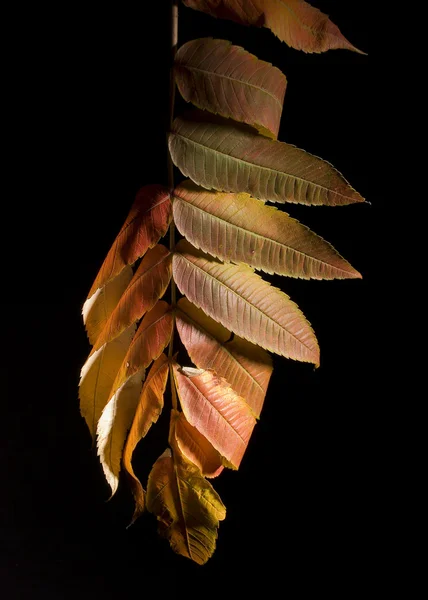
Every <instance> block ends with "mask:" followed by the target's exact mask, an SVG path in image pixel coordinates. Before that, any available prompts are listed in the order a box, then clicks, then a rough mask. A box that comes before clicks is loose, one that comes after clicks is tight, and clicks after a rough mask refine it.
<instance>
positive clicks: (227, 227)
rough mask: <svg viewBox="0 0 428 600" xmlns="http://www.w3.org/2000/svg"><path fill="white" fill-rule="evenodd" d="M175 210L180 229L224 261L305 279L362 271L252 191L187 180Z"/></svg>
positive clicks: (177, 194)
mask: <svg viewBox="0 0 428 600" xmlns="http://www.w3.org/2000/svg"><path fill="white" fill-rule="evenodd" d="M173 212H174V221H175V223H176V225H177V228H178V229H179V231H180V233H182V234H183V235H184V236H185V237H186V238H187V239H188V240H189V241H190V242H191V243H192V244H193V245H194V246H196V248H201V249H202V250H204V251H205V252H209V253H210V254H212V255H213V256H217V257H218V258H220V259H222V260H223V261H234V262H243V263H246V264H248V265H250V266H252V267H255V268H256V269H262V270H263V271H266V272H267V273H279V274H280V275H288V276H290V277H301V278H303V279H309V278H313V279H334V278H337V279H345V278H355V277H361V275H360V274H359V273H358V271H355V269H353V268H352V267H351V265H350V264H349V263H348V262H347V261H346V260H345V259H344V258H342V257H341V256H340V254H338V253H337V252H336V250H335V249H334V248H333V247H332V246H331V245H330V244H329V243H328V242H326V241H324V240H323V239H322V238H320V237H318V236H317V235H316V234H315V233H313V232H312V231H311V230H310V229H308V228H307V227H305V226H304V225H301V224H300V223H299V222H298V221H296V220H295V219H292V218H291V217H290V216H288V215H287V214H286V213H284V212H282V211H279V210H277V209H276V208H274V207H272V206H266V205H264V204H263V203H262V202H260V201H259V200H255V199H254V198H251V196H249V195H248V194H225V193H219V192H209V191H207V190H204V189H203V188H200V187H198V186H197V185H195V184H194V183H192V182H191V181H189V180H187V181H185V182H183V183H182V184H181V185H179V186H178V187H177V188H175V190H174V201H173Z"/></svg>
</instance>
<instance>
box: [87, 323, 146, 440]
mask: <svg viewBox="0 0 428 600" xmlns="http://www.w3.org/2000/svg"><path fill="white" fill-rule="evenodd" d="M134 333H135V325H134V324H131V325H129V326H128V327H127V328H126V329H125V330H124V331H123V332H122V333H121V334H120V335H118V336H117V337H116V338H114V339H113V340H110V341H107V342H105V343H104V344H103V345H101V346H100V347H99V348H98V349H97V350H95V351H94V352H91V354H90V355H89V358H88V359H87V361H86V362H85V364H84V365H83V367H82V371H81V374H80V383H79V399H80V412H81V414H82V416H83V417H84V418H85V420H86V423H87V425H88V427H89V431H90V432H91V436H92V438H93V440H95V434H96V431H97V423H98V419H99V418H100V416H101V413H102V411H103V409H104V407H105V405H106V404H107V401H108V399H109V397H110V393H111V389H112V386H113V383H114V380H115V379H116V376H117V373H118V371H119V369H120V366H121V364H122V362H123V359H124V358H125V356H126V353H127V351H128V348H129V346H130V344H131V340H132V338H133V336H134Z"/></svg>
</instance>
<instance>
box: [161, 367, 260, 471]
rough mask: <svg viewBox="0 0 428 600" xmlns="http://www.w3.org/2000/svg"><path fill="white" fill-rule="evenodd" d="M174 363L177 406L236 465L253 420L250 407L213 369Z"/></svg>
mask: <svg viewBox="0 0 428 600" xmlns="http://www.w3.org/2000/svg"><path fill="white" fill-rule="evenodd" d="M173 367H174V378H175V381H176V385H177V390H178V395H179V398H180V404H181V408H182V409H183V412H184V415H185V417H186V419H187V421H188V422H189V423H190V424H191V425H193V427H195V428H196V429H197V430H198V431H199V432H200V433H201V434H202V435H203V436H204V437H206V439H207V440H208V441H209V442H211V444H212V445H213V446H214V448H215V449H216V450H217V451H218V452H219V453H220V454H221V456H222V457H223V464H224V465H225V466H227V467H230V468H232V469H237V468H238V467H239V465H240V463H241V460H242V457H243V456H244V452H245V450H246V448H247V445H248V442H249V439H250V437H251V433H252V431H253V429H254V425H255V424H256V419H255V417H254V414H253V411H252V410H251V409H250V407H249V406H248V404H247V403H246V402H245V400H243V398H241V397H240V396H238V394H237V393H236V392H234V391H233V390H232V388H231V387H230V386H229V385H228V383H227V381H226V380H225V379H223V378H221V377H219V376H218V375H217V374H216V373H215V372H214V371H204V370H202V369H192V368H188V367H182V368H181V367H179V366H178V365H176V364H175V365H173Z"/></svg>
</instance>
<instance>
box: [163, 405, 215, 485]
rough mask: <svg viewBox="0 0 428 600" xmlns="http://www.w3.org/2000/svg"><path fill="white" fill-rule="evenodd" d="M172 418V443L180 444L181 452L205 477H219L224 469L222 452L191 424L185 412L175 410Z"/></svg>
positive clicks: (174, 444)
mask: <svg viewBox="0 0 428 600" xmlns="http://www.w3.org/2000/svg"><path fill="white" fill-rule="evenodd" d="M171 419H172V421H173V423H172V427H171V435H172V436H173V440H172V441H171V442H170V443H171V445H172V446H173V447H175V446H178V448H179V450H180V452H181V453H182V454H183V455H184V456H185V457H186V458H187V460H189V461H190V462H191V463H193V464H194V465H196V466H197V467H198V469H199V470H200V471H201V473H202V475H203V476H204V477H218V475H220V473H221V472H222V471H223V469H224V467H223V464H222V459H221V454H220V453H219V452H218V451H217V450H216V449H215V448H214V446H213V445H212V444H211V443H210V442H209V441H208V440H207V438H206V437H205V436H203V435H202V434H201V433H200V432H199V431H198V430H197V429H196V427H193V426H192V425H190V423H189V422H188V421H187V419H186V417H185V416H184V414H183V413H179V412H178V411H176V410H173V411H171Z"/></svg>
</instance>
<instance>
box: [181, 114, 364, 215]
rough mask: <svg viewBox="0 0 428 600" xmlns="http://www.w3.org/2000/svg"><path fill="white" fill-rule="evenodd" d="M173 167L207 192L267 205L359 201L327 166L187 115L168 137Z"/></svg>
mask: <svg viewBox="0 0 428 600" xmlns="http://www.w3.org/2000/svg"><path fill="white" fill-rule="evenodd" d="M169 150H170V153H171V157H172V160H173V161H174V164H175V165H176V166H177V167H178V168H179V169H180V171H181V172H182V173H183V175H185V176H188V177H190V178H191V179H192V180H193V181H194V182H195V183H196V184H198V185H201V186H202V187H204V188H206V189H215V190H218V191H226V192H238V193H239V192H246V193H248V194H251V195H252V196H253V197H254V198H259V199H260V200H268V201H270V202H280V203H284V202H294V203H298V204H307V205H322V204H325V205H329V206H337V205H345V204H352V203H354V202H364V198H362V196H360V194H358V192H356V191H355V190H354V189H353V188H352V187H351V186H350V184H349V183H348V182H347V181H346V179H345V178H344V177H343V175H341V174H340V173H339V171H337V170H336V169H335V168H334V167H333V166H332V165H330V164H329V163H328V162H326V161H324V160H321V159H320V158H317V157H316V156H313V155H311V154H308V153H307V152H305V151H304V150H300V149H299V148H296V147H295V146H292V145H290V144H286V143H284V142H279V141H276V140H269V139H267V138H266V137H264V136H263V135H259V134H257V133H256V132H255V131H254V129H252V128H251V127H248V126H247V125H244V124H242V123H236V122H235V121H232V120H231V119H223V118H221V117H218V116H215V115H210V114H209V113H204V112H202V111H197V110H194V111H191V112H189V113H188V114H187V115H185V116H182V117H177V118H176V119H175V121H174V123H173V126H172V132H171V133H170V136H169Z"/></svg>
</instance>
